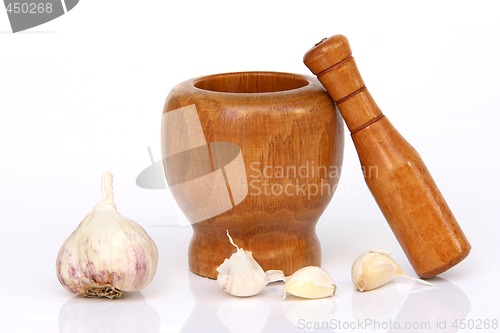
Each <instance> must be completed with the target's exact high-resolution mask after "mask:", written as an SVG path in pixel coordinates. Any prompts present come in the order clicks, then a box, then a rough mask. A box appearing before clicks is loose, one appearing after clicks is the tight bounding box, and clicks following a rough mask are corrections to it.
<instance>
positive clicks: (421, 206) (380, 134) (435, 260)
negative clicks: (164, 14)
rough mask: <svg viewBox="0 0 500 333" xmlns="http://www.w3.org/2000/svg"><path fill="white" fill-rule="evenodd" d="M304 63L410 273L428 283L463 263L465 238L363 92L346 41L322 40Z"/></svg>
mask: <svg viewBox="0 0 500 333" xmlns="http://www.w3.org/2000/svg"><path fill="white" fill-rule="evenodd" d="M304 63H305V65H306V66H307V67H308V68H309V69H310V70H311V71H312V72H313V73H314V74H315V75H316V76H317V77H318V79H319V81H320V82H321V83H322V84H323V86H324V87H325V88H326V90H327V91H328V93H329V94H330V96H331V97H332V99H333V100H334V101H335V102H336V104H337V108H338V109H339V111H340V113H341V114H342V117H343V118H344V120H345V122H346V124H347V127H348V128H349V130H350V132H351V137H352V140H353V141H354V145H355V147H356V150H357V152H358V156H359V160H360V162H361V166H362V170H363V173H364V176H365V181H366V183H367V185H368V188H369V189H370V191H371V193H372V195H373V197H374V198H375V200H376V202H377V204H378V206H379V207H380V210H381V211H382V213H383V214H384V217H385V218H386V220H387V222H388V224H389V226H390V227H391V229H392V231H393V232H394V235H395V236H396V238H397V240H398V242H399V243H400V245H401V247H402V248H403V251H404V252H405V254H406V256H407V258H408V260H409V261H410V263H411V265H412V267H413V269H414V270H415V272H416V273H417V274H418V275H419V276H420V277H422V278H431V277H433V276H436V275H438V274H440V273H442V272H444V271H446V270H448V269H450V268H451V267H453V266H455V265H456V264H458V263H459V262H460V261H462V260H463V259H464V258H465V257H467V255H468V254H469V252H470V248H471V246H470V244H469V242H468V241H467V238H466V237H465V235H464V233H463V231H462V229H461V228H460V226H459V225H458V222H457V221H456V219H455V217H454V216H453V214H452V212H451V210H450V208H449V207H448V205H447V203H446V202H445V200H444V198H443V196H442V194H441V193H440V191H439V189H438V187H437V186H436V184H435V182H434V180H433V179H432V177H431V175H430V173H429V171H428V170H427V167H426V166H425V164H424V162H423V161H422V159H421V158H420V156H419V154H418V153H417V151H416V150H415V149H414V148H413V147H412V146H411V145H410V144H409V143H408V142H407V141H406V140H405V139H404V138H403V137H402V136H401V134H399V132H398V131H397V130H396V129H395V128H394V126H393V125H392V124H391V123H390V122H389V120H388V119H387V118H386V117H385V116H384V115H383V113H382V111H381V110H380V108H379V107H378V106H377V104H376V103H375V101H374V100H373V98H372V96H371V95H370V92H369V91H368V89H366V87H365V84H364V82H363V79H362V77H361V75H360V73H359V71H358V68H357V66H356V63H355V61H354V58H353V57H352V53H351V48H350V46H349V42H348V41H347V38H346V37H344V36H342V35H335V36H332V37H330V38H327V39H324V40H322V41H321V42H319V43H318V44H316V45H315V46H314V47H313V48H312V49H310V50H309V51H308V52H307V53H306V54H305V56H304Z"/></svg>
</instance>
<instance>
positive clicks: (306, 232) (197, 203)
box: [162, 72, 344, 278]
mask: <svg viewBox="0 0 500 333" xmlns="http://www.w3.org/2000/svg"><path fill="white" fill-rule="evenodd" d="M343 143H344V141H343V125H342V123H341V121H340V118H339V114H338V112H337V111H336V108H335V105H334V103H333V101H332V100H331V98H330V97H329V96H328V94H327V93H326V92H325V90H324V89H323V88H322V87H321V85H320V84H319V83H318V82H317V81H316V79H313V78H311V77H307V76H302V75H297V74H287V73H274V72H246V73H230V74H219V75H213V76H207V77H203V78H198V79H192V80H189V81H186V82H184V83H181V84H180V85H178V86H176V87H175V88H174V89H173V90H172V92H171V93H170V95H169V97H168V98H167V101H166V103H165V109H164V114H163V117H162V154H163V162H164V169H165V175H166V178H167V182H168V185H169V187H170V189H171V191H172V193H173V195H174V197H175V199H176V201H177V203H178V205H179V207H180V208H181V209H182V211H183V212H184V213H185V214H186V216H187V217H188V219H189V220H190V222H191V223H192V224H193V225H192V226H193V238H192V240H191V244H190V248H189V266H190V269H191V270H192V271H193V272H195V273H197V274H200V275H202V276H207V277H211V278H215V277H216V275H217V272H216V271H215V268H216V267H217V266H219V265H220V264H221V263H222V262H223V261H224V259H225V258H228V257H229V256H230V255H231V254H232V253H233V252H234V247H233V246H231V244H230V243H229V242H228V239H227V237H226V230H229V232H230V233H231V235H232V237H233V239H234V241H235V242H236V244H238V246H240V247H242V248H244V249H245V250H249V251H252V252H253V255H254V258H255V259H256V260H257V261H258V262H259V264H261V266H262V267H263V268H264V269H265V270H267V269H281V270H284V271H285V274H287V275H290V274H292V273H293V272H294V271H296V270H297V269H299V268H301V267H304V266H308V265H319V264H320V259H321V252H320V245H319V242H318V239H317V237H316V234H315V225H316V222H317V220H318V219H319V217H320V216H321V214H322V212H323V211H324V209H325V208H326V206H327V204H328V203H329V201H330V199H331V198H332V196H333V193H334V191H335V188H336V185H337V183H338V178H339V173H340V166H341V163H342V156H343Z"/></svg>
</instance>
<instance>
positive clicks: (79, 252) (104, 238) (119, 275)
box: [56, 172, 158, 298]
mask: <svg viewBox="0 0 500 333" xmlns="http://www.w3.org/2000/svg"><path fill="white" fill-rule="evenodd" d="M112 181H113V177H112V175H111V173H110V172H107V173H105V174H104V175H103V177H102V194H103V200H102V201H101V202H99V203H98V204H97V205H96V206H95V207H94V209H92V211H91V212H90V213H89V214H88V215H87V216H86V217H85V218H84V219H83V221H82V222H81V223H80V225H79V226H78V227H77V228H76V230H75V231H74V232H73V233H72V234H71V235H70V236H69V238H68V239H67V240H66V241H65V242H64V243H63V245H62V247H61V249H60V250H59V254H58V256H57V263H56V269H57V277H58V279H59V281H60V282H61V284H62V285H63V286H64V288H66V289H67V290H69V291H70V292H72V293H75V294H78V295H83V296H96V297H108V298H118V297H120V296H121V295H123V292H125V291H136V290H140V289H142V288H144V287H145V286H146V285H148V284H149V283H150V282H151V280H152V279H153V277H154V275H155V274H156V269H157V265H158V250H157V248H156V245H155V243H154V241H153V239H152V238H151V237H150V236H149V235H148V234H147V233H146V231H145V230H144V229H143V228H142V227H141V226H140V225H139V224H137V223H136V222H134V221H132V220H131V219H129V218H126V217H124V216H123V215H121V214H120V213H119V212H118V211H117V210H116V207H115V203H114V199H113V189H112Z"/></svg>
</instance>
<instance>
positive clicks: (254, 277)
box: [217, 232, 284, 297]
mask: <svg viewBox="0 0 500 333" xmlns="http://www.w3.org/2000/svg"><path fill="white" fill-rule="evenodd" d="M227 237H228V238H229V241H230V242H231V244H233V245H234V246H235V247H236V249H237V250H236V252H235V253H233V254H232V255H231V257H230V258H229V259H225V260H224V262H223V263H222V264H221V265H220V266H219V267H217V272H219V274H218V275H217V283H218V284H219V286H220V287H221V288H222V290H224V291H225V292H227V293H229V294H231V295H233V296H239V297H248V296H253V295H256V294H258V293H259V292H261V291H262V290H263V289H264V287H265V286H266V285H267V284H268V283H269V282H274V281H279V280H283V278H284V275H283V272H282V271H280V270H270V271H268V272H264V270H263V269H262V267H261V266H260V265H259V263H257V261H255V259H254V258H253V256H252V252H250V251H245V250H243V249H241V248H239V247H238V246H237V245H236V244H234V242H233V239H232V238H231V236H230V235H229V232H227Z"/></svg>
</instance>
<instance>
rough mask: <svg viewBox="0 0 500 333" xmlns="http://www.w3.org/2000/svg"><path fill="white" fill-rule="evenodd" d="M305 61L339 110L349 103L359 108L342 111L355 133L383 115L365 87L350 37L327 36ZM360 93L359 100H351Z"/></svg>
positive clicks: (348, 125) (310, 52)
mask: <svg viewBox="0 0 500 333" xmlns="http://www.w3.org/2000/svg"><path fill="white" fill-rule="evenodd" d="M304 63H305V65H306V66H307V67H308V68H309V69H310V70H311V72H313V73H314V74H315V75H316V76H317V77H318V79H319V80H320V81H321V83H322V84H323V86H324V87H325V89H326V90H327V91H328V93H329V94H330V96H331V97H332V99H333V100H334V101H335V102H336V103H337V107H338V108H339V110H340V106H341V105H342V104H345V105H346V106H345V107H343V109H349V110H351V109H355V110H356V112H345V113H342V116H343V118H344V120H345V122H346V124H347V127H348V128H349V130H350V131H351V133H353V132H356V131H358V130H360V129H361V128H363V127H364V126H366V125H367V124H369V123H370V122H372V121H374V120H376V119H378V118H380V117H382V116H383V114H382V111H381V110H380V109H379V107H378V106H377V104H376V103H375V101H374V100H373V98H372V97H371V95H370V92H369V91H368V90H367V89H366V87H365V83H364V81H363V78H362V77H361V74H360V73H359V70H358V67H357V66H356V62H355V61H354V58H353V57H352V52H351V47H350V46H349V42H348V40H347V38H346V37H344V36H342V35H335V36H333V37H330V38H328V39H326V38H325V39H323V40H322V41H321V42H319V43H318V44H316V45H315V47H313V48H312V49H311V50H309V51H308V52H307V53H306V54H305V56H304ZM358 94H359V95H360V96H358V97H361V99H360V100H359V101H356V102H355V101H349V100H350V99H351V98H352V97H354V96H356V95H358ZM353 102H354V104H355V105H352V104H353ZM340 111H341V110H340Z"/></svg>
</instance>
